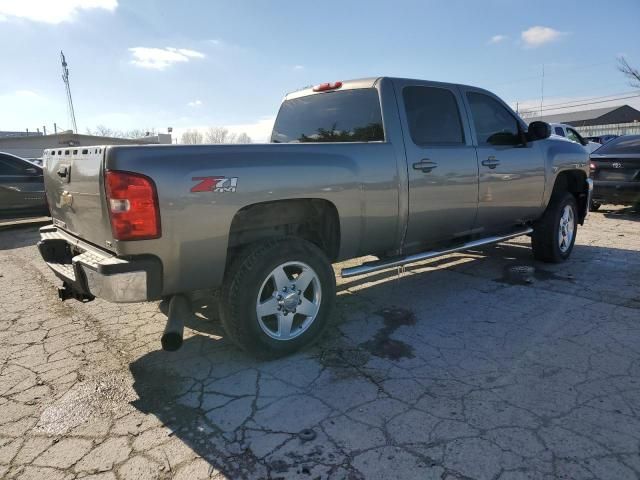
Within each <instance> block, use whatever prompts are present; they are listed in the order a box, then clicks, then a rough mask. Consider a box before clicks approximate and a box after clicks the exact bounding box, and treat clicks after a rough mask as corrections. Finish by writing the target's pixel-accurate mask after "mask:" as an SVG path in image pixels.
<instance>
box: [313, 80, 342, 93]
mask: <svg viewBox="0 0 640 480" xmlns="http://www.w3.org/2000/svg"><path fill="white" fill-rule="evenodd" d="M340 87H342V82H333V83H321V84H320V85H316V86H315V87H313V91H314V92H326V91H327V90H336V89H337V88H340Z"/></svg>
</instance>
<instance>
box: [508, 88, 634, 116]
mask: <svg viewBox="0 0 640 480" xmlns="http://www.w3.org/2000/svg"><path fill="white" fill-rule="evenodd" d="M636 97H640V93H637V94H635V95H628V96H626V97H619V98H610V99H609V100H599V101H596V102H584V103H576V104H573V105H566V106H563V107H550V106H547V107H545V108H532V109H530V110H522V112H520V113H521V114H527V113H535V112H546V111H550V110H564V109H567V108H575V107H584V106H587V105H597V104H599V103H608V102H615V101H617V100H626V99H628V98H636ZM596 98H597V97H596ZM548 107H550V108H548Z"/></svg>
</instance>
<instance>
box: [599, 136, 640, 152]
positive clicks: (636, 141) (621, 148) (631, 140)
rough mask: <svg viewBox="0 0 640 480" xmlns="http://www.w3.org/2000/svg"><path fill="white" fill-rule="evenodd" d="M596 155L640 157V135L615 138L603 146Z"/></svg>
mask: <svg viewBox="0 0 640 480" xmlns="http://www.w3.org/2000/svg"><path fill="white" fill-rule="evenodd" d="M594 153H597V154H603V155H607V154H609V155H610V154H615V155H624V154H637V155H640V135H628V136H627V135H625V136H622V137H618V138H614V139H613V140H610V141H608V142H607V143H605V144H604V145H602V146H601V147H600V148H598V150H596V151H595V152H594Z"/></svg>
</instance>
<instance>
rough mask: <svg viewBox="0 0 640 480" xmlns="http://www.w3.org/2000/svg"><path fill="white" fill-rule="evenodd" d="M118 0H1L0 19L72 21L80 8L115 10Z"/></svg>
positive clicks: (54, 22)
mask: <svg viewBox="0 0 640 480" xmlns="http://www.w3.org/2000/svg"><path fill="white" fill-rule="evenodd" d="M117 6H118V0H0V21H7V20H9V19H12V18H15V19H24V20H31V21H33V22H43V23H51V24H57V23H62V22H72V21H74V20H75V19H76V18H77V15H78V13H79V12H80V10H95V9H99V10H107V11H109V12H113V11H114V10H115V9H116V7H117Z"/></svg>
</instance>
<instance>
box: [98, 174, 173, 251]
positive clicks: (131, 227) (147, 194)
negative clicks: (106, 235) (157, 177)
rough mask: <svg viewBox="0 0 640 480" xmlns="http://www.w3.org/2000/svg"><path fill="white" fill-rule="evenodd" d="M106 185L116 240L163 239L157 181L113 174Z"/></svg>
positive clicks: (132, 175) (107, 177) (108, 177)
mask: <svg viewBox="0 0 640 480" xmlns="http://www.w3.org/2000/svg"><path fill="white" fill-rule="evenodd" d="M105 184H106V190H107V208H108V209H109V218H110V219H111V232H112V233H113V238H115V239H116V240H149V239H152V238H159V237H160V235H161V230H160V209H159V208H158V195H157V193H156V186H155V184H154V183H153V180H151V179H150V178H149V177H146V176H144V175H140V174H139V173H130V172H119V171H117V170H109V171H107V172H106V173H105Z"/></svg>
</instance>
